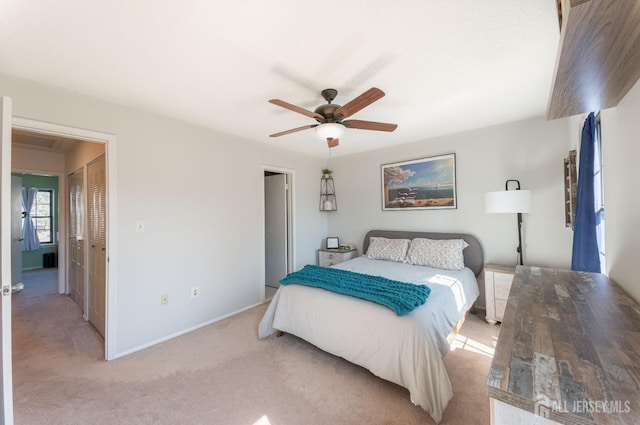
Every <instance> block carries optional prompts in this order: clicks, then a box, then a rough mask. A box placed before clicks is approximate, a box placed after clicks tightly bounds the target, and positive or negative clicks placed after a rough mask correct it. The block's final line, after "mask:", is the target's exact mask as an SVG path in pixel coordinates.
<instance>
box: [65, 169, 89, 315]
mask: <svg viewBox="0 0 640 425" xmlns="http://www.w3.org/2000/svg"><path fill="white" fill-rule="evenodd" d="M68 181H69V296H70V297H71V298H72V299H73V300H74V301H75V302H77V303H78V305H79V306H80V309H81V310H82V312H83V313H84V311H85V296H84V294H85V273H86V270H85V266H84V265H85V243H86V242H85V225H86V223H85V219H84V216H85V205H84V170H83V169H80V170H78V171H76V172H74V173H73V174H71V175H70V176H69V179H68Z"/></svg>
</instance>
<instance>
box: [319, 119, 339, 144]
mask: <svg viewBox="0 0 640 425" xmlns="http://www.w3.org/2000/svg"><path fill="white" fill-rule="evenodd" d="M344 128H345V127H344V125H342V124H338V123H335V122H328V123H324V124H320V125H318V126H316V128H315V131H316V134H317V135H318V137H319V138H320V139H322V140H327V139H339V138H341V137H342V135H343V134H344Z"/></svg>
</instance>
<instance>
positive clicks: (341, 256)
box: [318, 249, 358, 267]
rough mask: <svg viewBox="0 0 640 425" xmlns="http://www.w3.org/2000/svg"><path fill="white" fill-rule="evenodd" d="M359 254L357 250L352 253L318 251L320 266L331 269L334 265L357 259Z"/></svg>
mask: <svg viewBox="0 0 640 425" xmlns="http://www.w3.org/2000/svg"><path fill="white" fill-rule="evenodd" d="M357 254H358V251H357V250H355V249H354V250H351V251H324V250H319V251H318V265H319V266H322V267H331V266H333V265H334V264H339V263H342V262H344V261H347V260H351V259H352V258H356V256H357Z"/></svg>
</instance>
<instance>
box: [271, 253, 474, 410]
mask: <svg viewBox="0 0 640 425" xmlns="http://www.w3.org/2000/svg"><path fill="white" fill-rule="evenodd" d="M333 267H335V268H340V269H344V270H350V271H354V272H358V273H366V274H371V275H377V276H384V277H386V278H389V279H393V280H400V281H404V282H410V283H415V284H426V285H428V286H429V287H430V288H431V294H430V295H429V298H428V299H427V302H426V303H425V304H423V305H422V306H420V307H418V308H416V309H415V310H413V311H412V312H410V313H409V314H407V315H406V316H402V317H399V316H397V315H396V314H395V313H394V312H393V311H392V310H390V309H388V308H386V307H384V306H382V305H379V304H375V303H372V302H369V301H365V300H362V299H359V298H354V297H350V296H345V295H340V294H337V293H334V292H330V291H327V290H324V289H319V288H313V287H307V286H302V285H295V284H292V285H286V286H281V287H280V288H279V289H278V291H277V292H276V294H275V296H274V298H273V299H272V301H271V304H270V305H269V307H268V308H267V311H266V312H265V314H264V316H263V318H262V320H261V322H260V324H259V327H258V334H259V337H260V338H266V337H268V336H270V335H271V334H272V333H273V332H274V330H279V331H282V332H287V333H290V334H293V335H296V336H298V337H300V338H302V339H304V340H306V341H308V342H310V343H312V344H314V345H315V346H317V347H318V348H320V349H322V350H324V351H326V352H328V353H331V354H333V355H336V356H340V357H342V358H344V359H346V360H348V361H350V362H352V363H354V364H357V365H359V366H362V367H365V368H367V369H368V370H370V371H371V372H372V373H374V374H375V375H377V376H379V377H381V378H383V379H386V380H388V381H391V382H394V383H396V384H398V385H401V386H403V387H405V388H407V389H408V390H409V393H410V396H411V400H412V401H413V403H415V404H417V405H419V406H421V407H422V408H423V409H425V410H426V411H427V412H428V413H429V414H430V415H431V416H432V417H433V419H434V420H435V421H436V422H439V421H440V420H441V419H442V413H443V411H444V408H445V407H446V405H447V403H448V401H449V400H450V399H451V397H452V395H453V391H452V388H451V382H450V380H449V377H448V375H447V372H446V369H445V367H444V363H443V361H442V358H443V356H444V355H445V354H446V353H447V352H448V351H449V349H450V345H449V341H448V339H447V337H448V336H449V335H450V333H451V331H452V329H453V327H454V325H455V324H456V323H457V322H458V321H459V320H460V319H461V318H462V317H463V316H464V314H465V313H466V311H467V310H468V309H469V308H470V307H471V306H472V305H473V303H474V302H475V300H476V299H477V297H478V295H479V290H478V284H477V281H476V278H475V275H474V273H473V272H472V271H471V270H470V269H468V268H465V269H463V270H442V269H435V268H431V267H425V266H414V265H410V264H404V263H398V262H393V261H382V260H372V259H369V258H367V257H364V256H363V257H358V258H355V259H353V260H349V261H346V262H343V263H340V264H337V265H335V266H333Z"/></svg>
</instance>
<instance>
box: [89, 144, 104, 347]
mask: <svg viewBox="0 0 640 425" xmlns="http://www.w3.org/2000/svg"><path fill="white" fill-rule="evenodd" d="M106 177H107V176H106V167H105V158H104V155H102V156H101V157H99V158H98V159H96V160H95V161H93V162H91V163H89V165H88V167H87V178H88V180H87V186H88V187H87V196H88V209H87V213H88V217H87V218H88V220H89V264H88V266H89V285H88V289H89V293H88V296H89V321H90V322H91V323H92V324H93V326H94V327H95V328H96V329H97V330H98V332H100V335H102V336H103V337H104V324H105V314H106V261H107V256H106V254H107V245H106V234H107V226H106V223H107V220H106V219H107V217H106V214H107V203H106V193H107V190H106V189H107V185H106Z"/></svg>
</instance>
